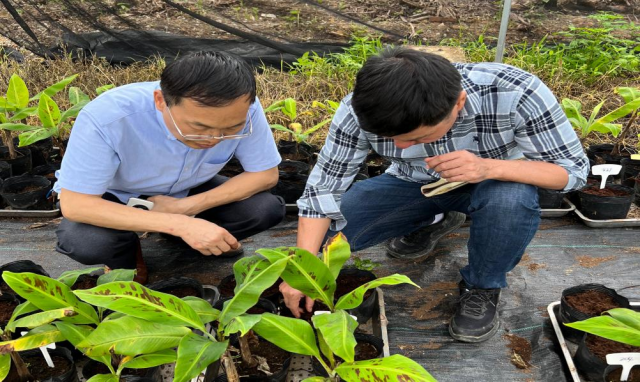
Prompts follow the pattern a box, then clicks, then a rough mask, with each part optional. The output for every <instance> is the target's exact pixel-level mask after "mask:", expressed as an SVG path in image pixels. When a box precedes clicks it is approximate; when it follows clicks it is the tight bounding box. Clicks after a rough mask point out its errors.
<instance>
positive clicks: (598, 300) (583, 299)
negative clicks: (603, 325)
mask: <svg viewBox="0 0 640 382" xmlns="http://www.w3.org/2000/svg"><path fill="white" fill-rule="evenodd" d="M565 299H566V300H567V303H568V304H569V305H571V306H572V307H573V308H575V309H577V310H579V311H581V312H582V313H585V314H587V315H589V316H599V315H600V314H602V312H606V311H607V310H609V309H614V308H619V307H620V304H618V303H616V302H615V301H614V300H613V298H612V297H611V296H609V295H606V294H604V293H602V292H598V291H595V290H588V291H585V292H581V293H576V294H573V295H569V296H566V297H565Z"/></svg>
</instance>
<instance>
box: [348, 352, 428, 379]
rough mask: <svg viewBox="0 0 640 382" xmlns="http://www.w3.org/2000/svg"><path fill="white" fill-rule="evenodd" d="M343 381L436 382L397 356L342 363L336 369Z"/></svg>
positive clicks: (420, 367) (421, 369)
mask: <svg viewBox="0 0 640 382" xmlns="http://www.w3.org/2000/svg"><path fill="white" fill-rule="evenodd" d="M336 372H337V373H338V375H339V376H340V377H341V378H342V379H343V380H345V381H413V382H436V379H435V378H433V377H432V376H431V374H429V373H428V372H427V371H426V370H425V369H424V368H423V367H422V366H420V365H419V364H417V363H416V362H414V361H412V360H410V359H409V358H407V357H404V356H401V355H399V354H395V355H392V356H390V357H386V358H376V359H371V360H367V361H357V362H353V363H346V362H345V363H343V364H340V365H339V366H338V367H337V368H336Z"/></svg>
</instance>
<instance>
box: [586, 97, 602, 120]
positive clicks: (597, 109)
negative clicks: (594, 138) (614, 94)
mask: <svg viewBox="0 0 640 382" xmlns="http://www.w3.org/2000/svg"><path fill="white" fill-rule="evenodd" d="M604 102H605V101H602V102H600V103H599V104H597V105H596V107H594V108H593V110H592V111H591V115H590V116H589V121H587V125H589V126H591V125H592V124H593V121H595V119H596V117H597V116H598V113H599V112H600V109H602V106H603V105H604Z"/></svg>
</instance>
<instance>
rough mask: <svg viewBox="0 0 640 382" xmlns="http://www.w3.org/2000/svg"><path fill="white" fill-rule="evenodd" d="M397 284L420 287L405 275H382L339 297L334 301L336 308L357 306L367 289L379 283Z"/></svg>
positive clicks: (375, 286)
mask: <svg viewBox="0 0 640 382" xmlns="http://www.w3.org/2000/svg"><path fill="white" fill-rule="evenodd" d="M397 284H411V285H413V286H415V287H418V288H420V287H419V286H418V285H416V284H415V283H414V282H413V281H411V279H410V278H408V277H407V276H405V275H399V274H395V275H391V276H387V277H382V278H379V279H375V280H373V281H369V282H368V283H366V284H364V285H361V286H359V287H357V288H356V289H354V290H353V291H351V292H349V293H347V294H345V295H344V296H342V297H340V299H339V300H338V302H337V303H336V309H353V308H355V307H357V306H359V305H360V304H362V298H363V297H364V294H365V293H366V292H367V291H368V290H369V289H373V288H377V287H379V286H381V285H397Z"/></svg>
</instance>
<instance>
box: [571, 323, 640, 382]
mask: <svg viewBox="0 0 640 382" xmlns="http://www.w3.org/2000/svg"><path fill="white" fill-rule="evenodd" d="M596 347H599V348H600V350H599V351H600V352H602V351H603V350H605V349H610V351H606V353H607V354H611V353H630V352H634V353H636V352H640V348H639V347H635V346H630V345H625V344H621V343H619V342H615V341H611V340H607V339H605V338H602V337H598V336H594V335H591V334H587V333H584V334H583V336H582V338H581V339H580V345H578V350H577V351H576V354H575V356H574V358H573V360H574V362H575V365H576V368H577V369H578V371H579V372H580V373H581V374H582V375H583V376H585V377H586V378H588V379H589V380H590V381H607V382H608V381H610V380H609V379H606V376H607V374H609V373H611V372H612V368H609V367H608V366H609V365H608V364H607V362H606V361H605V360H604V357H605V356H606V355H605V354H602V358H601V357H599V356H598V355H597V354H596V352H595V351H594V349H595V348H596Z"/></svg>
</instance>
